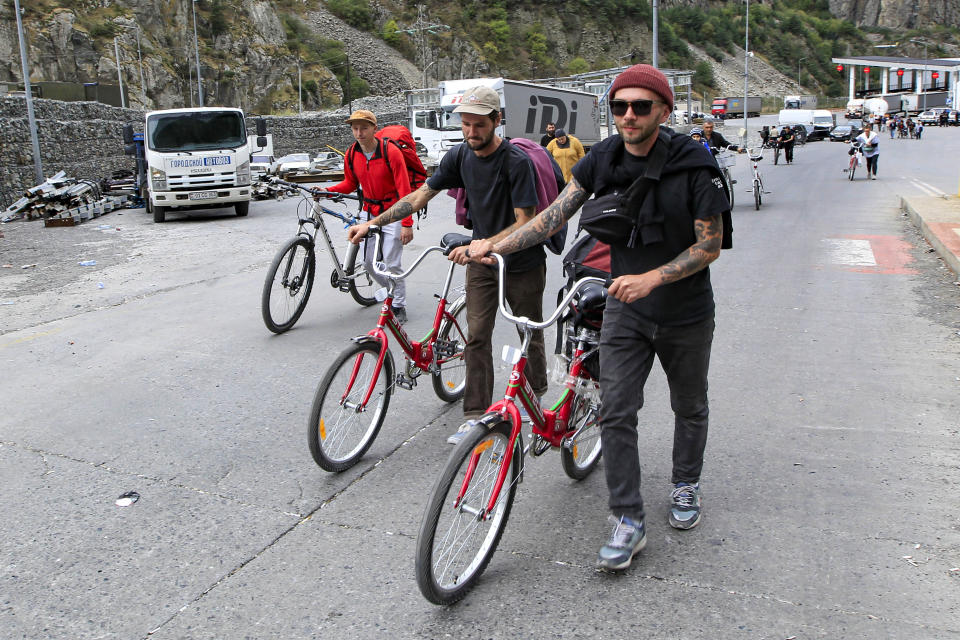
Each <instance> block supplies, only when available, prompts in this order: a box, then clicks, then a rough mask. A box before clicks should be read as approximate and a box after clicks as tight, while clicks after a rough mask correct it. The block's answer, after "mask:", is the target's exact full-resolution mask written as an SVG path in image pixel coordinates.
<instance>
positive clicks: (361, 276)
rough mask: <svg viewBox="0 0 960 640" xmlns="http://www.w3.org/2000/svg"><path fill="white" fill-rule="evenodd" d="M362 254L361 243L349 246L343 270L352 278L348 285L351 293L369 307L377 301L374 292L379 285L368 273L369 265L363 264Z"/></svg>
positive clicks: (355, 298)
mask: <svg viewBox="0 0 960 640" xmlns="http://www.w3.org/2000/svg"><path fill="white" fill-rule="evenodd" d="M360 255H361V254H360V245H358V244H351V245H350V246H349V247H347V258H346V260H344V263H343V271H344V273H346V274H347V278H348V279H349V280H350V284H349V285H348V288H349V290H350V295H351V296H352V297H353V299H354V300H355V301H356V302H357V304H359V305H362V306H364V307H369V306H371V305H374V304H376V303H377V296H376V294H375V293H374V292H375V291H376V289H377V285H376V282H375V281H374V279H373V278H372V277H371V276H370V274H369V273H367V267H366V265H364V264H363V258H362V257H360Z"/></svg>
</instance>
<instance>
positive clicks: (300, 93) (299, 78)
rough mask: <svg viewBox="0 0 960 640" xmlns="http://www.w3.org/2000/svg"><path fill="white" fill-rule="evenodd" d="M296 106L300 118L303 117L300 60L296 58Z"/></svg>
mask: <svg viewBox="0 0 960 640" xmlns="http://www.w3.org/2000/svg"><path fill="white" fill-rule="evenodd" d="M297 96H298V98H297V104H298V105H299V106H298V110H299V113H300V117H301V118H302V117H303V75H301V73H300V58H299V57H298V58H297Z"/></svg>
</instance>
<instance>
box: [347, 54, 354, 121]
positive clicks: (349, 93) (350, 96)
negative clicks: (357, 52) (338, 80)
mask: <svg viewBox="0 0 960 640" xmlns="http://www.w3.org/2000/svg"><path fill="white" fill-rule="evenodd" d="M351 84H352V82H351V80H350V57H349V56H347V104H349V105H350V113H353V92H352V91H351V90H350V85H351Z"/></svg>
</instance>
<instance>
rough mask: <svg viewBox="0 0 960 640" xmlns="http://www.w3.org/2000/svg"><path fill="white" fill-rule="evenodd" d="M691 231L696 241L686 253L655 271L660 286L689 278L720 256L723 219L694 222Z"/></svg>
mask: <svg viewBox="0 0 960 640" xmlns="http://www.w3.org/2000/svg"><path fill="white" fill-rule="evenodd" d="M693 229H694V233H695V234H696V236H697V241H696V242H695V243H693V244H692V245H690V247H689V248H688V249H687V250H686V251H684V252H683V253H681V254H680V255H678V256H677V257H676V258H674V259H673V260H671V261H670V262H668V263H667V264H665V265H663V266H662V267H660V268H659V269H657V271H658V272H659V273H660V277H661V284H669V283H671V282H676V281H677V280H681V279H683V278H686V277H687V276H691V275H693V274H695V273H696V272H698V271H700V270H701V269H704V268H705V267H706V266H707V265H708V264H710V263H711V262H713V261H714V260H716V259H717V258H718V257H719V256H720V241H721V239H722V238H723V219H722V218H721V217H720V216H719V215H717V216H714V217H712V218H707V219H706V220H694V224H693Z"/></svg>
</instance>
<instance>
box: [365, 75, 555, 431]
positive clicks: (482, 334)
mask: <svg viewBox="0 0 960 640" xmlns="http://www.w3.org/2000/svg"><path fill="white" fill-rule="evenodd" d="M454 111H455V112H456V113H457V114H459V115H460V119H461V129H462V131H463V139H464V143H463V144H461V145H458V146H457V147H455V148H453V149H451V150H450V151H448V152H447V153H446V155H444V157H443V159H442V160H441V161H440V166H438V167H437V170H436V171H435V172H434V174H433V175H432V176H431V177H430V178H429V179H428V180H427V182H426V184H424V185H423V186H422V187H420V189H418V190H417V191H414V192H413V193H411V194H410V195H409V196H407V197H405V198H403V199H401V200H400V202H398V203H397V204H396V205H394V206H393V207H391V208H390V209H388V210H387V211H385V212H384V213H383V214H381V215H379V216H377V217H376V218H375V219H374V220H371V221H370V222H369V223H364V224H360V225H357V226H354V227H351V228H350V232H349V234H350V236H349V237H350V240H351V241H352V242H359V241H360V239H361V238H362V237H363V236H365V235H366V233H367V227H368V226H369V225H371V224H376V225H384V224H389V223H391V222H395V221H397V220H400V219H402V218H403V217H404V216H408V215H410V214H411V213H412V212H414V211H417V210H419V209H422V208H423V207H424V206H426V204H427V202H428V201H429V200H430V199H431V198H433V197H434V196H435V195H437V194H438V193H440V191H441V190H445V189H458V188H462V189H465V190H466V194H467V202H468V204H469V210H470V220H471V222H472V223H473V238H474V242H476V241H477V240H481V239H487V240H490V241H491V242H497V241H499V240H500V239H502V238H505V237H506V236H508V235H509V234H510V233H511V232H513V231H514V230H515V229H519V228H520V227H521V226H523V225H524V224H525V223H526V222H527V221H529V220H532V219H533V217H534V215H535V214H536V204H537V192H536V183H535V176H534V169H533V163H532V162H531V161H530V159H529V158H528V157H527V155H526V154H525V153H523V151H521V150H520V149H518V148H517V147H514V146H513V145H511V144H509V143H507V142H506V141H505V140H503V139H502V138H500V136H498V135H497V133H496V128H497V127H498V126H499V125H500V120H501V114H500V95H499V94H498V93H497V92H496V91H494V90H493V89H490V88H489V87H474V88H472V89H468V90H466V91H464V92H463V98H462V100H461V102H460V105H459V106H457V108H456V109H454ZM450 260H453V261H454V262H456V263H458V264H462V265H467V276H466V290H467V323H468V326H469V336H468V338H467V346H466V349H465V350H464V361H465V364H466V388H465V390H464V396H463V415H464V418H465V422H464V423H463V425H461V426H460V428H459V429H458V430H457V432H456V433H454V434H453V435H451V436H450V438H449V439H448V440H447V441H448V442H450V443H451V444H456V443H457V442H459V440H460V439H461V438H462V437H463V436H464V435H465V434H466V433H467V431H469V428H470V426H472V424H471V423H470V422H469V421H470V420H472V419H475V418H479V417H480V416H482V415H483V414H484V413H485V412H486V410H487V407H489V406H490V404H491V401H492V399H493V382H494V379H493V378H494V369H493V344H492V338H493V327H494V323H495V321H496V318H497V304H498V299H499V291H498V276H497V272H496V271H495V270H494V269H492V268H491V267H489V266H487V265H482V264H476V263H471V260H470V256H469V250H468V247H459V248H457V249H454V250H453V251H452V252H451V253H450ZM506 267H507V271H508V272H509V277H508V278H507V281H506V283H505V285H506V297H507V302H508V303H509V304H510V308H511V309H512V311H513V313H514V314H516V315H518V316H527V317H528V318H530V319H532V320H534V321H540V320H542V319H543V289H544V286H545V284H546V273H547V267H546V254H544V251H543V245H542V244H538V245H536V246H533V247H529V248H527V249H524V250H523V251H518V252H516V253H514V254H512V255H510V256H507V258H506ZM546 363H547V360H546V352H545V350H544V345H543V332H542V331H537V332H534V336H533V339H532V340H531V343H530V351H529V358H528V366H527V377H528V379H529V380H530V384H531V386H532V387H533V390H534V392H535V393H536V394H537V395H543V394H544V393H545V392H546V390H547V367H546Z"/></svg>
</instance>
